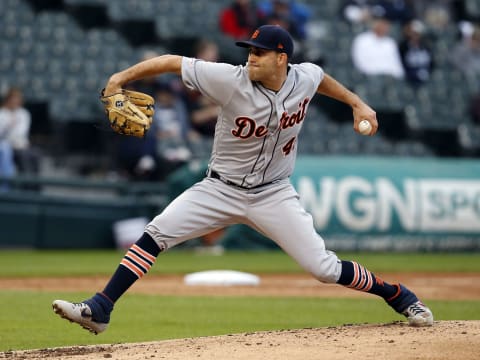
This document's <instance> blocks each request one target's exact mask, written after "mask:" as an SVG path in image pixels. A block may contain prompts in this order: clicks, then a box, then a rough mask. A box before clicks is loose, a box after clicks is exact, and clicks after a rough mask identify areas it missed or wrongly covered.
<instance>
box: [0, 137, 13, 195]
mask: <svg viewBox="0 0 480 360" xmlns="http://www.w3.org/2000/svg"><path fill="white" fill-rule="evenodd" d="M13 175H15V163H14V162H13V151H12V148H11V146H10V144H9V143H8V142H6V141H4V140H0V177H12V176H13ZM6 190H8V186H7V185H6V184H3V182H2V181H0V192H1V191H6Z"/></svg>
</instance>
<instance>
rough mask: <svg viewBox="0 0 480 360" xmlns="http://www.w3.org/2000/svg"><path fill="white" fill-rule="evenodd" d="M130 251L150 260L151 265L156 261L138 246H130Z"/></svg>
mask: <svg viewBox="0 0 480 360" xmlns="http://www.w3.org/2000/svg"><path fill="white" fill-rule="evenodd" d="M132 249H133V250H135V251H137V252H139V253H140V254H141V255H142V256H144V257H145V258H147V259H148V260H150V261H151V262H152V263H154V262H155V260H156V259H157V258H156V257H155V256H153V255H151V254H149V253H148V252H146V251H145V250H143V249H142V248H141V247H140V246H138V245H136V244H133V245H132Z"/></svg>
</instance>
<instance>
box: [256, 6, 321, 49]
mask: <svg viewBox="0 0 480 360" xmlns="http://www.w3.org/2000/svg"><path fill="white" fill-rule="evenodd" d="M258 8H259V9H260V11H261V13H262V14H263V16H264V17H265V18H266V20H265V21H266V22H267V23H270V24H273V25H275V24H276V23H275V22H276V21H281V22H282V23H278V25H281V26H283V27H284V28H285V29H287V30H288V31H289V32H290V34H291V35H292V36H293V38H294V39H297V40H304V39H305V38H306V37H307V30H306V25H307V22H308V20H310V18H311V17H312V14H311V10H310V9H309V8H308V7H307V6H306V5H304V4H300V3H298V2H296V1H295V0H267V1H263V2H261V3H260V4H259V5H258Z"/></svg>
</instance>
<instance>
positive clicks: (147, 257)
mask: <svg viewBox="0 0 480 360" xmlns="http://www.w3.org/2000/svg"><path fill="white" fill-rule="evenodd" d="M159 253H160V247H159V246H158V245H157V243H156V242H155V241H154V240H153V239H152V237H151V236H150V235H148V234H147V233H144V234H143V235H142V237H141V238H140V239H139V240H138V241H137V242H136V243H135V244H133V245H132V246H131V247H130V249H129V250H128V251H127V253H126V254H125V256H124V257H123V259H122V261H121V262H120V265H119V266H118V268H117V270H116V271H115V273H114V274H113V276H112V278H111V279H110V281H109V282H108V284H107V286H106V287H105V289H104V290H103V292H102V295H104V297H106V298H107V299H109V300H110V301H111V303H112V304H113V303H115V302H116V301H117V300H118V299H119V298H120V296H122V295H123V293H124V292H125V291H127V290H128V288H129V287H130V286H132V284H133V283H134V282H135V281H137V280H138V279H140V278H141V277H142V276H143V275H145V274H146V273H147V272H148V270H150V268H151V267H152V265H153V264H154V263H155V260H156V258H157V256H158V254H159Z"/></svg>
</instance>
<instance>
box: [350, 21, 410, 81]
mask: <svg viewBox="0 0 480 360" xmlns="http://www.w3.org/2000/svg"><path fill="white" fill-rule="evenodd" d="M390 28H391V25H390V22H389V21H388V20H387V19H385V18H375V19H373V20H372V26H371V29H370V30H367V31H365V32H363V33H360V34H358V35H357V36H356V37H355V38H354V39H353V43H352V60H353V65H354V66H355V67H356V68H357V69H358V70H359V71H360V72H361V73H363V74H365V75H368V76H370V75H390V76H392V77H394V78H397V79H403V77H404V69H403V66H402V61H401V58H400V53H399V51H398V45H397V43H396V41H395V39H394V38H392V37H391V36H390V35H389V34H390Z"/></svg>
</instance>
